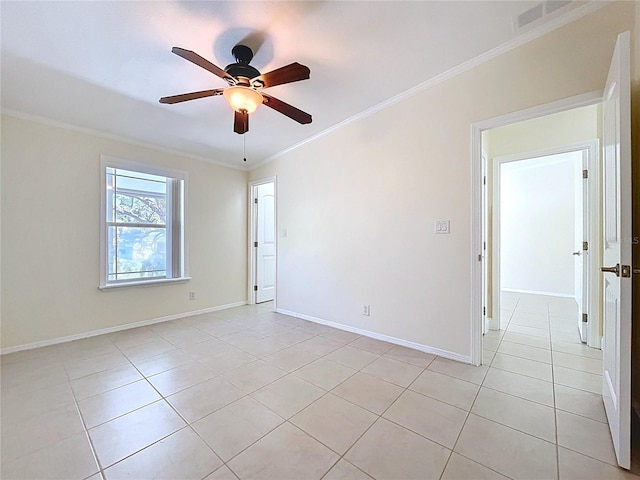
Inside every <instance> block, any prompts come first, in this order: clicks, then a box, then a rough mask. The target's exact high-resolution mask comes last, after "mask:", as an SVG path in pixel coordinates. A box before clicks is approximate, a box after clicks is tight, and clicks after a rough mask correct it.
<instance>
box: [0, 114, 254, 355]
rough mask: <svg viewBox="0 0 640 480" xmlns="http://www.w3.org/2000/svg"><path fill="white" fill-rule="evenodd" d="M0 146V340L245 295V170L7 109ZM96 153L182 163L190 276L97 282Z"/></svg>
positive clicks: (55, 333)
mask: <svg viewBox="0 0 640 480" xmlns="http://www.w3.org/2000/svg"><path fill="white" fill-rule="evenodd" d="M1 154H2V282H1V285H2V347H3V348H7V347H13V346H19V345H24V344H29V343H33V342H40V341H46V340H50V339H55V338H60V337H65V336H69V335H77V334H82V333H86V332H91V331H95V330H99V329H104V328H109V327H114V326H118V325H125V324H127V323H132V322H138V321H144V320H150V319H154V318H158V317H163V316H167V315H173V314H179V313H185V312H190V311H194V310H200V309H207V308H211V307H215V306H220V305H227V304H231V303H236V302H244V301H245V300H246V281H247V280H246V271H247V267H246V250H247V247H246V235H247V232H246V225H247V220H246V219H247V216H246V211H247V205H246V198H247V195H246V181H247V178H246V177H247V174H246V172H243V171H239V170H232V169H229V168H223V167H219V166H215V165H213V164H209V163H205V162H201V161H197V160H192V159H189V158H185V157H180V156H178V155H173V154H169V153H166V152H161V151H156V150H153V149H149V148H143V147H139V146H134V145H130V144H127V143H124V142H119V141H114V140H109V139H106V138H103V137H98V136H93V135H89V134H85V133H79V132H77V131H71V130H67V129H63V128H58V127H54V126H50V125H44V124H41V123H35V122H31V121H27V120H21V119H17V118H14V117H9V116H6V115H5V116H3V117H2V150H1ZM101 154H105V155H109V156H112V157H118V158H123V159H128V160H133V161H137V162H144V163H149V164H156V165H161V166H164V167H168V168H173V169H178V170H183V171H187V172H188V175H189V180H188V187H187V188H188V191H187V200H186V202H187V203H186V206H187V210H186V221H187V229H186V235H187V241H188V252H189V260H190V261H189V266H190V269H189V274H190V276H191V277H192V278H193V279H192V280H191V281H189V282H186V283H180V284H165V285H157V286H146V287H142V286H141V287H127V288H118V289H110V290H105V291H99V290H98V288H97V287H98V283H99V269H100V259H99V251H100V243H99V234H100V221H99V218H100V215H99V211H100V210H99V208H100V155H101ZM189 290H194V291H195V292H196V299H195V300H193V301H189V299H188V292H189Z"/></svg>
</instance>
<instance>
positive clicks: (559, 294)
mask: <svg viewBox="0 0 640 480" xmlns="http://www.w3.org/2000/svg"><path fill="white" fill-rule="evenodd" d="M500 290H501V291H502V292H513V293H528V294H530V295H547V296H549V297H561V298H575V297H576V296H575V295H571V294H569V293H557V292H541V291H538V290H524V289H519V288H504V287H503V288H501V289H500Z"/></svg>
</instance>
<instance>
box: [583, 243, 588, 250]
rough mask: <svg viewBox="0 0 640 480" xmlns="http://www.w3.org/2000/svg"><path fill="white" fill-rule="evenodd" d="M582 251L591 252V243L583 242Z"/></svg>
mask: <svg viewBox="0 0 640 480" xmlns="http://www.w3.org/2000/svg"><path fill="white" fill-rule="evenodd" d="M582 250H585V251H586V250H589V242H582Z"/></svg>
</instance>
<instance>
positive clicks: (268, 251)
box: [255, 182, 276, 303]
mask: <svg viewBox="0 0 640 480" xmlns="http://www.w3.org/2000/svg"><path fill="white" fill-rule="evenodd" d="M255 189H256V197H255V198H256V199H257V200H258V202H257V204H256V213H257V214H256V242H257V244H256V247H255V253H256V263H255V265H256V288H255V292H256V303H262V302H268V301H269V300H273V299H274V298H275V293H276V222H275V185H274V183H273V182H270V183H263V184H260V185H257V186H256V187H255Z"/></svg>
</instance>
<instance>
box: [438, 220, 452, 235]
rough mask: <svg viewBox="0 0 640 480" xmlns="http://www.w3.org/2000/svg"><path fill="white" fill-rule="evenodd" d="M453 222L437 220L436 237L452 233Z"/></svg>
mask: <svg viewBox="0 0 640 480" xmlns="http://www.w3.org/2000/svg"><path fill="white" fill-rule="evenodd" d="M450 226H451V221H450V220H436V224H435V233H436V235H442V234H449V233H451V228H450Z"/></svg>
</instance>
